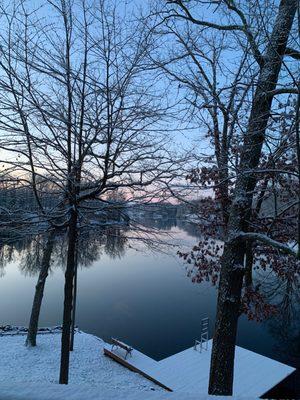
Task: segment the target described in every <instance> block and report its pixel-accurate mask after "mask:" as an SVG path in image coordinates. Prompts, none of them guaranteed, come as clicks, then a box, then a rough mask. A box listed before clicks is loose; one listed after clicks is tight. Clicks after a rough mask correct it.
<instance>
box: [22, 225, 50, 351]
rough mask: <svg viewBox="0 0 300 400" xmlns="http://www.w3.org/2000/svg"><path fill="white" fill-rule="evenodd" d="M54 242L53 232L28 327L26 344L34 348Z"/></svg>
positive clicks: (36, 288) (40, 274) (44, 258)
mask: <svg viewBox="0 0 300 400" xmlns="http://www.w3.org/2000/svg"><path fill="white" fill-rule="evenodd" d="M53 242H54V231H52V232H51V233H50V235H49V237H48V239H47V243H46V247H45V250H44V253H43V258H42V265H41V269H40V273H39V277H38V281H37V284H36V286H35V294H34V299H33V304H32V309H31V315H30V322H29V327H28V333H27V338H26V343H25V344H26V346H33V347H34V346H36V335H37V331H38V325H39V317H40V311H41V305H42V301H43V296H44V288H45V283H46V279H47V276H48V272H49V267H50V260H51V254H52V250H53Z"/></svg>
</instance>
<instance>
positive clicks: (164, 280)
mask: <svg viewBox="0 0 300 400" xmlns="http://www.w3.org/2000/svg"><path fill="white" fill-rule="evenodd" d="M153 224H154V225H156V227H158V228H159V229H160V230H159V231H158V237H157V239H160V240H162V239H163V241H164V242H168V243H171V244H172V245H174V246H165V247H164V248H163V249H161V250H160V251H158V250H155V249H151V248H149V247H148V245H147V244H146V243H141V242H139V241H137V240H135V239H130V237H132V236H134V235H133V234H132V233H131V232H127V233H126V235H127V237H129V239H128V238H127V239H125V238H124V237H123V234H122V233H120V232H118V234H117V235H116V234H114V235H112V236H113V237H112V239H109V238H107V237H106V238H101V239H99V238H97V235H93V236H91V237H90V238H88V239H87V240H86V241H85V242H84V243H83V244H82V246H81V254H80V264H81V265H80V267H79V271H78V303H77V321H76V323H77V325H78V326H79V328H80V329H81V330H84V331H86V332H90V333H93V334H96V335H98V336H99V337H101V338H103V339H104V340H109V339H110V337H112V336H113V337H117V338H120V339H121V340H123V341H125V342H127V343H129V344H131V345H132V346H133V347H136V348H138V349H139V350H141V351H142V352H144V353H146V354H147V355H149V356H151V357H153V358H155V359H161V358H164V357H167V356H169V355H172V354H174V353H177V352H179V351H181V350H183V349H185V348H187V347H190V346H192V345H193V343H194V340H195V339H196V338H199V335H200V325H201V319H202V318H205V317H209V319H210V334H212V328H213V325H214V319H215V309H216V289H215V287H212V286H211V284H210V283H207V282H205V283H201V284H196V283H192V282H191V279H190V278H189V277H188V276H187V272H186V269H185V266H184V263H183V262H182V260H181V259H179V258H178V256H177V254H176V252H177V250H178V249H181V250H185V249H189V248H190V247H191V246H192V245H194V244H195V243H197V238H198V236H199V235H198V233H197V230H196V228H195V227H194V226H192V225H190V224H187V223H182V222H181V223H179V222H178V221H175V220H173V221H169V222H168V223H167V224H166V223H165V222H162V221H153ZM163 231H164V232H165V231H166V232H167V233H168V235H167V236H165V235H163V234H162V233H163ZM144 236H145V235H144ZM64 247H65V246H64V241H63V240H61V239H60V240H58V243H57V245H56V246H55V250H54V253H53V255H52V259H53V261H52V265H51V272H50V274H49V276H48V279H47V282H46V288H45V295H44V300H43V305H42V311H41V317H40V326H53V325H59V324H61V322H62V304H63V288H64V272H63V266H62V264H63V259H64V257H65V250H64ZM42 248H43V246H42V245H41V243H39V242H35V241H33V242H28V243H26V244H24V243H18V244H17V245H15V247H14V249H13V250H11V249H9V248H7V247H6V248H5V249H3V248H2V253H1V264H0V265H1V269H0V273H1V278H0V307H1V308H0V309H1V313H0V324H12V325H24V326H27V325H28V321H29V317H30V310H31V305H32V300H33V295H34V289H35V284H36V280H37V276H38V269H37V268H36V267H35V264H38V263H37V260H38V259H39V257H40V254H41V249H42ZM266 274H267V273H261V274H260V275H259V276H258V277H257V279H259V280H260V281H261V283H262V284H263V285H264V284H265V285H266V284H268V286H266V288H265V290H266V292H267V291H268V295H269V296H270V298H272V301H273V302H275V303H276V304H279V308H278V311H279V312H278V315H277V316H276V317H273V318H270V319H269V320H267V321H265V322H263V323H257V322H253V321H248V320H247V318H246V317H245V316H242V317H241V318H240V322H239V329H238V338H237V344H238V345H240V346H242V347H245V348H247V349H249V350H253V351H255V352H258V353H260V354H263V355H265V356H268V357H271V358H273V359H276V360H278V361H281V362H284V363H287V364H289V365H293V366H295V367H298V368H299V367H300V312H299V309H300V307H299V293H298V291H299V290H298V286H297V285H294V286H295V287H293V285H292V287H290V286H289V285H286V284H284V283H282V282H280V281H278V279H277V280H276V279H275V278H272V279H271V281H272V284H270V283H269V282H270V276H268V280H266V277H267V275H266ZM268 274H269V273H268ZM266 282H268V283H266ZM287 286H289V287H287ZM272 288H274V290H273V292H274V293H272ZM275 289H276V291H275ZM75 345H76V344H75Z"/></svg>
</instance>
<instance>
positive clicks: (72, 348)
mask: <svg viewBox="0 0 300 400" xmlns="http://www.w3.org/2000/svg"><path fill="white" fill-rule="evenodd" d="M77 239H78V238H77ZM77 272H78V246H76V255H75V272H74V290H73V310H72V327H71V343H70V351H73V350H74V335H75V320H76V302H77Z"/></svg>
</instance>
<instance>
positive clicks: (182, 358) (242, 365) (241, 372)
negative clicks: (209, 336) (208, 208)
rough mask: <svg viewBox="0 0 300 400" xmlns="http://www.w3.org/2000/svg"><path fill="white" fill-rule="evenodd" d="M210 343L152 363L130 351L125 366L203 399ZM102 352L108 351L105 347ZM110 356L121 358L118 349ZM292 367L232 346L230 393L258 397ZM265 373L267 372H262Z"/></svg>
mask: <svg viewBox="0 0 300 400" xmlns="http://www.w3.org/2000/svg"><path fill="white" fill-rule="evenodd" d="M211 350H212V340H209V341H208V342H207V350H206V349H202V351H201V352H200V351H195V350H194V347H191V348H188V349H186V350H184V351H182V352H179V353H177V354H174V355H172V356H170V357H167V358H165V359H163V360H161V361H155V360H153V359H151V358H149V357H147V356H146V355H145V354H143V353H141V352H139V351H138V350H136V349H134V350H133V352H132V357H128V358H127V359H126V363H127V364H130V365H131V366H133V367H135V368H137V369H138V370H139V371H141V372H142V373H144V374H145V375H147V376H148V377H151V378H152V379H154V380H155V381H156V382H159V383H161V384H162V385H164V386H165V387H167V388H169V389H171V390H173V391H174V392H177V393H178V392H182V393H194V394H197V393H198V394H199V395H202V396H205V395H206V393H207V388H208V381H209V370H210V360H211ZM106 351H111V350H110V348H109V347H106ZM111 353H113V355H117V356H119V357H120V358H121V357H122V354H121V350H118V349H117V350H114V351H113V352H111ZM294 370H295V369H294V368H293V367H290V366H288V365H285V364H282V363H280V362H278V361H275V360H272V359H270V358H267V357H264V356H262V355H260V354H257V353H255V352H253V351H249V350H247V349H244V348H242V347H239V346H236V350H235V366H234V384H233V394H234V395H235V396H237V397H240V398H241V397H243V396H245V395H248V396H251V397H252V398H259V397H260V396H262V395H263V394H264V393H266V392H267V391H269V390H270V389H272V388H273V387H274V386H275V385H277V384H278V383H279V382H281V381H282V380H283V379H285V378H286V377H287V376H288V375H290V374H291V373H292V372H294ZM266 371H267V373H266Z"/></svg>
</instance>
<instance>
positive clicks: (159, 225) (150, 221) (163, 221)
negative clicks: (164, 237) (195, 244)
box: [137, 214, 201, 239]
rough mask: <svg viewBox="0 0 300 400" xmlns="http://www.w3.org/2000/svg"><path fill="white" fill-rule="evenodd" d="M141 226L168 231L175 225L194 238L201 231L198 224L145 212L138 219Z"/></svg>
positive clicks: (197, 236) (199, 234)
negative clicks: (154, 215) (153, 215)
mask: <svg viewBox="0 0 300 400" xmlns="http://www.w3.org/2000/svg"><path fill="white" fill-rule="evenodd" d="M137 222H138V223H141V225H142V226H144V227H148V228H156V229H159V230H163V231H169V230H171V229H172V228H174V227H177V228H179V229H181V230H183V231H185V232H186V233H187V234H188V235H190V236H193V237H195V238H197V239H198V238H199V237H200V236H201V232H200V229H199V225H198V224H195V223H191V222H187V221H186V220H184V219H180V218H174V217H172V216H171V217H160V218H158V217H152V216H148V215H147V214H146V215H145V216H144V217H143V219H141V220H140V221H139V219H137Z"/></svg>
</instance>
